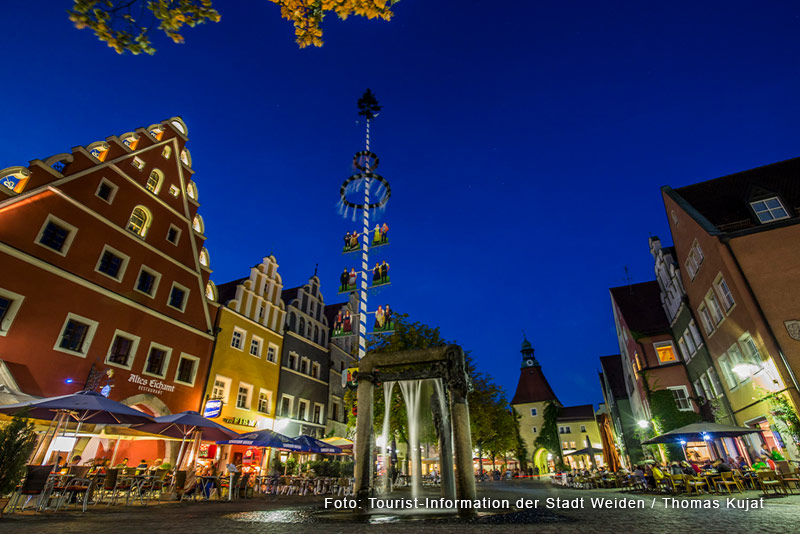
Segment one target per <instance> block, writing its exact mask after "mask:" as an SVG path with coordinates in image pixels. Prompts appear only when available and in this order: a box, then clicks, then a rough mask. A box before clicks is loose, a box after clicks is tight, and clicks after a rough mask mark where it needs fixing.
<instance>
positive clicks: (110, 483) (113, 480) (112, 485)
mask: <svg viewBox="0 0 800 534" xmlns="http://www.w3.org/2000/svg"><path fill="white" fill-rule="evenodd" d="M103 491H104V497H105V498H107V499H108V506H111V505H112V504H116V503H117V499H118V498H119V497H121V496H122V495H123V494H124V495H125V504H127V503H128V500H129V499H130V492H131V483H130V480H128V479H125V478H124V477H121V476H120V469H109V470H108V471H107V472H106V478H105V480H104V481H103ZM98 502H99V499H98Z"/></svg>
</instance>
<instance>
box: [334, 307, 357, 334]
mask: <svg viewBox="0 0 800 534" xmlns="http://www.w3.org/2000/svg"><path fill="white" fill-rule="evenodd" d="M354 324H358V314H355V315H352V316H351V315H350V311H349V310H346V311H344V312H342V310H339V313H337V314H336V317H335V318H334V319H333V331H332V332H331V337H332V338H334V337H347V336H352V335H355V334H354V332H353V325H354Z"/></svg>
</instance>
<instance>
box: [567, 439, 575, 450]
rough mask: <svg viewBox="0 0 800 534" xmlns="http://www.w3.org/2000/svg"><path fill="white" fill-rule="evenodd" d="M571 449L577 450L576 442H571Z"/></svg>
mask: <svg viewBox="0 0 800 534" xmlns="http://www.w3.org/2000/svg"><path fill="white" fill-rule="evenodd" d="M569 448H570V449H575V448H576V447H575V442H574V441H570V442H569Z"/></svg>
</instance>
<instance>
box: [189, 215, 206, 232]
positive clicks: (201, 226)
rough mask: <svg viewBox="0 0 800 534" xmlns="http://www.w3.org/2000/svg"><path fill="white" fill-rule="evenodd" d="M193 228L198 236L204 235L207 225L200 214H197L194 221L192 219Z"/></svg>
mask: <svg viewBox="0 0 800 534" xmlns="http://www.w3.org/2000/svg"><path fill="white" fill-rule="evenodd" d="M192 228H193V229H194V231H195V232H197V233H198V234H202V233H203V232H204V231H205V229H206V225H205V223H203V218H202V217H201V216H200V214H199V213H197V214H195V216H194V219H192Z"/></svg>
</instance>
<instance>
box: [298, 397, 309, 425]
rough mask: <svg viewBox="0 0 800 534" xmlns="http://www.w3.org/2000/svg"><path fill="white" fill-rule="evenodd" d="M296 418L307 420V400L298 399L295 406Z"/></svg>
mask: <svg viewBox="0 0 800 534" xmlns="http://www.w3.org/2000/svg"><path fill="white" fill-rule="evenodd" d="M297 418H298V419H300V420H302V421H308V401H307V400H302V399H301V400H300V402H299V403H298V406H297Z"/></svg>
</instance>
